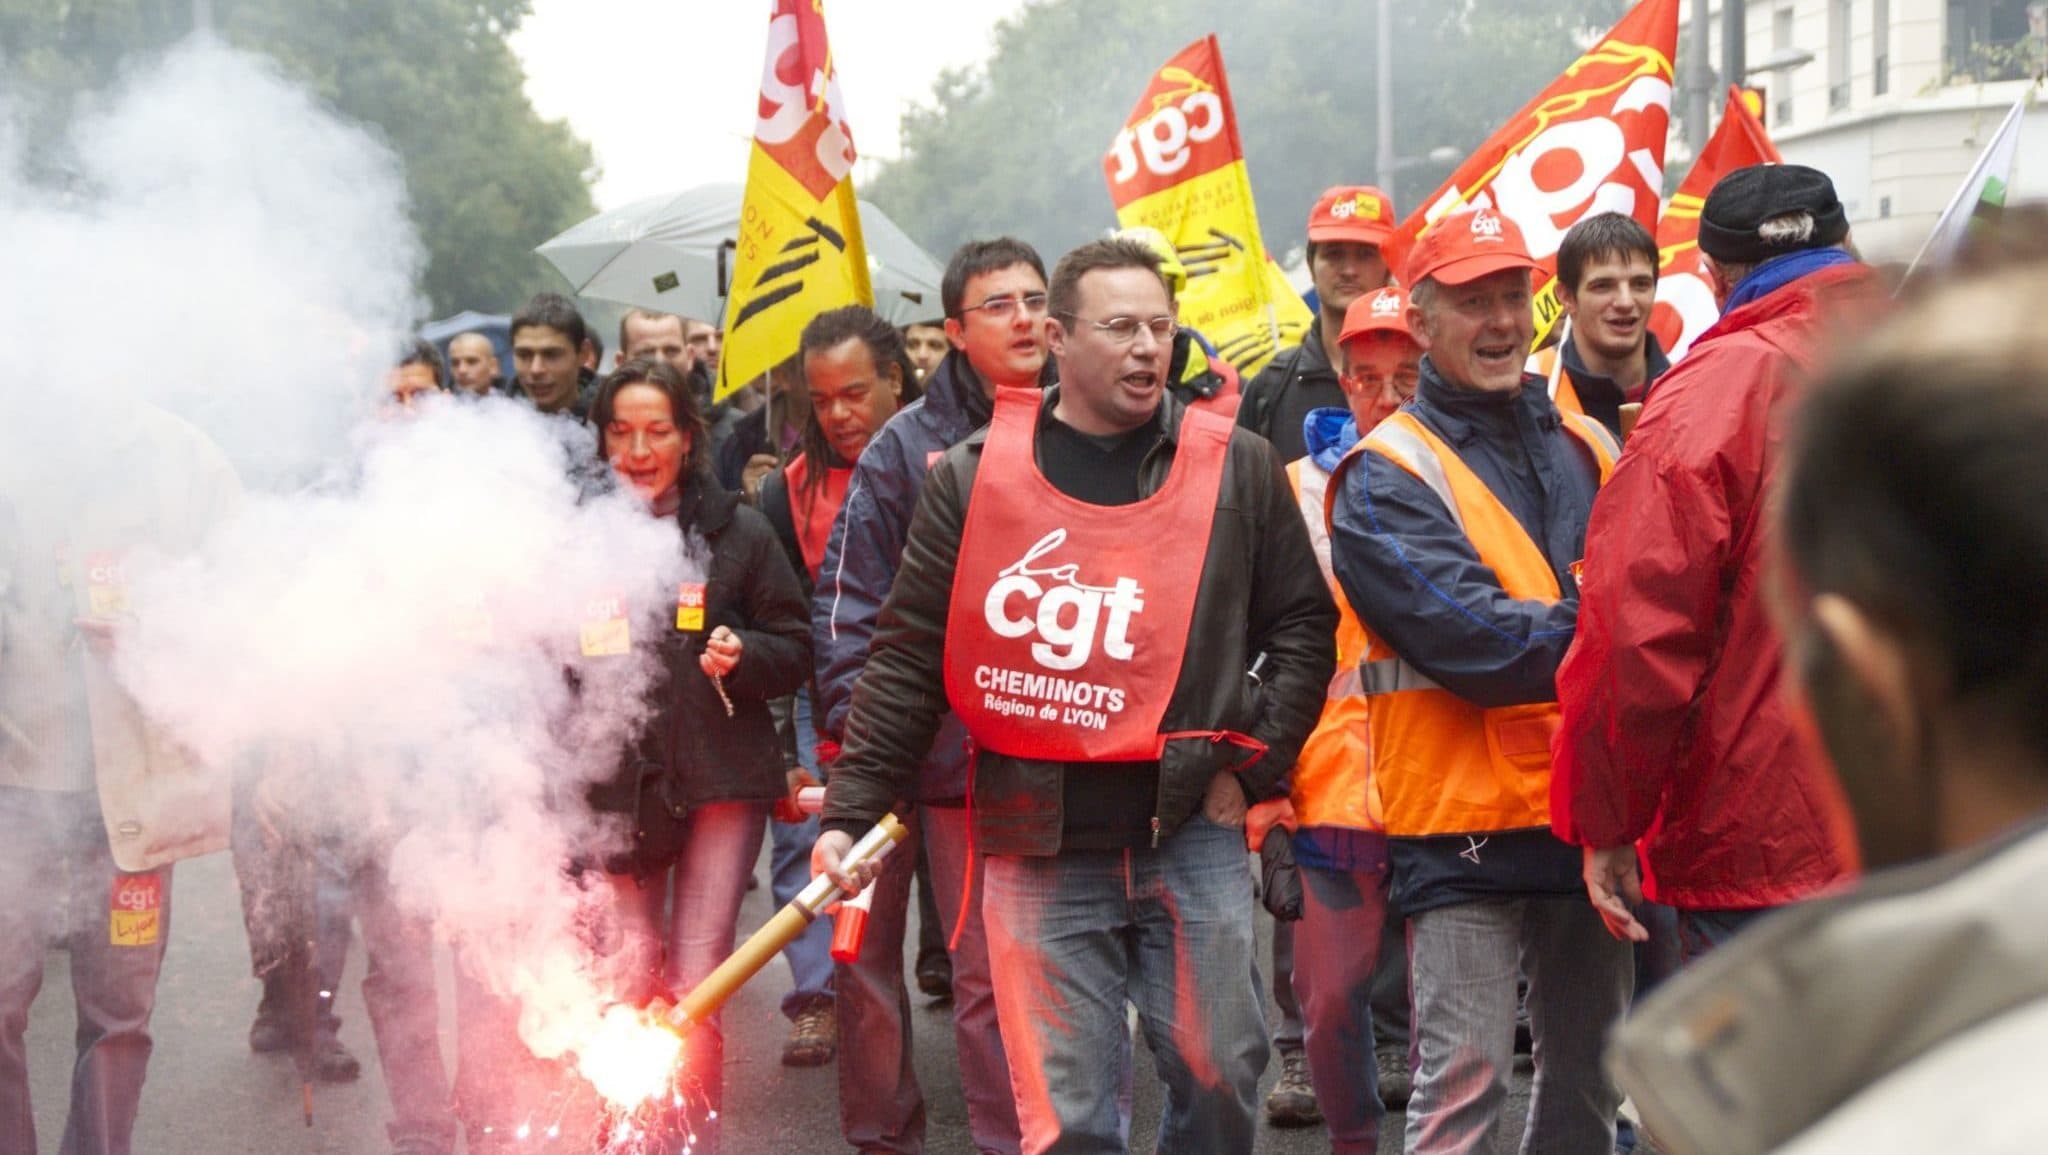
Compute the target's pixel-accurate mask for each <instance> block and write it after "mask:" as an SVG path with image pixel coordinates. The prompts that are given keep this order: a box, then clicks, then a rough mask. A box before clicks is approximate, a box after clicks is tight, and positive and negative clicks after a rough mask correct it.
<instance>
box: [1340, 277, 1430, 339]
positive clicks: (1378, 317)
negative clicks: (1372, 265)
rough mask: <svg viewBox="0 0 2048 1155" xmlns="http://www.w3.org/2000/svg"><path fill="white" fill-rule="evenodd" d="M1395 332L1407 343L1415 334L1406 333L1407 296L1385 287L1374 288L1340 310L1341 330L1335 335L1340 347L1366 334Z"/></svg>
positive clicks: (1393, 288) (1389, 286)
mask: <svg viewBox="0 0 2048 1155" xmlns="http://www.w3.org/2000/svg"><path fill="white" fill-rule="evenodd" d="M1380 332H1385V333H1399V334H1401V335H1402V336H1403V337H1407V338H1408V339H1409V340H1414V338H1415V335H1414V334H1413V333H1410V332H1409V331H1408V294H1406V293H1404V292H1402V291H1401V290H1399V289H1397V288H1395V287H1394V286H1392V285H1388V286H1387V287H1386V288H1384V289H1374V290H1373V291H1372V292H1370V293H1367V294H1365V295H1364V296H1362V297H1360V298H1358V299H1357V300H1356V301H1353V302H1351V307H1350V308H1348V309H1346V310H1344V331H1343V332H1341V333H1339V334H1338V335H1337V343H1338V344H1339V345H1342V344H1344V343H1346V342H1347V341H1350V340H1352V339H1353V338H1356V337H1363V336H1364V335H1366V334H1367V333H1380Z"/></svg>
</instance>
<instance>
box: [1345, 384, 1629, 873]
mask: <svg viewBox="0 0 2048 1155" xmlns="http://www.w3.org/2000/svg"><path fill="white" fill-rule="evenodd" d="M1563 426H1564V428H1565V429H1566V430H1567V431H1568V432H1570V434H1571V435H1572V437H1573V438H1574V439H1575V440H1577V441H1578V442H1579V443H1580V444H1582V445H1583V446H1584V447H1585V449H1586V451H1587V452H1588V453H1589V454H1590V455H1591V457H1592V458H1593V460H1594V462H1595V464H1596V465H1597V467H1598V471H1599V476H1600V480H1601V482H1602V483H1603V484H1604V483H1605V482H1606V480H1607V477H1608V475H1609V473H1610V471H1611V470H1612V469H1613V466H1614V458H1615V456H1616V453H1615V445H1614V440H1613V438H1612V437H1611V436H1610V435H1608V433H1607V431H1606V430H1605V429H1604V428H1602V427H1600V426H1599V424H1598V422H1594V421H1591V420H1589V419H1586V418H1584V417H1582V416H1578V415H1575V414H1565V415H1563ZM1361 452H1370V453H1374V454H1377V455H1378V456H1380V457H1381V458H1382V459H1383V460H1385V461H1388V462H1390V463H1392V464H1394V465H1395V466H1397V467H1399V468H1400V469H1402V470H1403V471H1404V472H1406V473H1408V474H1409V475H1410V476H1413V477H1415V478H1416V479H1417V480H1418V481H1420V482H1422V483H1423V484H1424V485H1425V486H1427V487H1428V488H1429V489H1430V491H1431V492H1433V493H1435V494H1436V495H1437V496H1438V497H1439V498H1440V499H1442V501H1443V503H1444V508H1445V510H1446V512H1447V514H1448V515H1449V516H1450V517H1451V518H1452V519H1453V520H1454V521H1455V522H1456V523H1457V525H1458V527H1459V528H1460V529H1461V530H1462V531H1463V532H1464V533H1465V535H1466V537H1467V539H1468V540H1470V541H1471V543H1472V547H1473V549H1474V551H1475V552H1476V553H1478V555H1479V560H1480V561H1481V562H1482V563H1484V564H1485V565H1486V566H1487V567H1488V568H1489V569H1491V570H1492V571H1493V573H1494V575H1495V576H1496V577H1497V578H1498V579H1499V580H1500V583H1501V588H1502V589H1503V590H1504V591H1505V592H1506V593H1507V595H1508V596H1509V597H1512V598H1516V599H1519V600H1524V601H1542V602H1555V601H1557V600H1558V599H1559V598H1560V597H1561V596H1562V589H1561V587H1560V584H1559V581H1558V577H1557V573H1556V570H1555V569H1554V568H1553V567H1552V565H1551V563H1550V560H1549V559H1548V558H1546V557H1545V556H1544V555H1543V552H1542V550H1541V549H1540V548H1539V547H1538V546H1537V544H1536V543H1535V541H1534V540H1532V539H1531V538H1530V536H1529V533H1528V531H1527V530H1525V529H1524V528H1522V525H1521V523H1520V522H1519V521H1517V520H1516V519H1515V516H1514V514H1513V513H1512V512H1511V511H1509V510H1508V508H1507V507H1506V506H1505V505H1503V504H1502V503H1501V501H1500V499H1499V497H1498V496H1496V495H1495V494H1494V493H1493V492H1492V491H1491V490H1489V489H1488V488H1487V487H1486V484H1485V482H1483V481H1481V480H1480V479H1479V477H1478V475H1477V474H1475V473H1473V472H1472V470H1471V467H1469V466H1467V465H1466V464H1465V463H1464V461H1463V460H1461V459H1460V458H1459V457H1458V456H1457V453H1456V452H1455V451H1454V450H1453V449H1452V448H1451V447H1450V446H1449V445H1448V444H1446V443H1445V442H1444V441H1443V440H1442V439H1441V438H1439V437H1438V436H1437V435H1436V434H1435V433H1434V432H1432V431H1431V430H1430V429H1429V428H1428V427H1427V426H1426V425H1424V424H1422V422H1421V421H1420V420H1419V419H1417V418H1416V417H1415V416H1414V415H1413V414H1412V413H1406V412H1401V413H1396V414H1394V415H1393V416H1392V417H1389V418H1388V419H1387V420H1386V421H1385V422H1383V423H1381V425H1380V426H1379V427H1378V428H1377V429H1374V430H1373V431H1372V434H1371V435H1370V436H1368V437H1367V438H1366V439H1365V440H1364V441H1362V442H1360V443H1359V445H1358V447H1357V448H1356V449H1354V450H1353V451H1352V453H1351V455H1350V456H1349V457H1347V459H1346V461H1345V462H1344V463H1342V464H1340V465H1339V467H1338V469H1339V473H1340V475H1341V472H1342V470H1343V469H1344V468H1346V467H1347V466H1350V465H1353V464H1354V463H1353V462H1352V461H1351V460H1350V457H1355V456H1357V455H1358V454H1359V453H1361ZM1342 484H1343V482H1342V479H1341V476H1339V477H1338V478H1337V479H1336V484H1333V485H1332V486H1331V491H1332V493H1333V494H1334V493H1335V492H1337V491H1338V490H1339V489H1341V486H1342ZM1326 516H1327V515H1326ZM1356 673H1357V678H1358V685H1359V688H1360V690H1361V692H1362V693H1363V694H1364V695H1365V696H1366V700H1367V702H1368V703H1369V708H1368V711H1367V719H1368V725H1369V730H1370V750H1371V753H1372V761H1373V782H1374V784H1375V786H1376V788H1377V791H1378V796H1379V798H1380V800H1381V802H1382V805H1383V807H1384V813H1385V819H1386V829H1387V833H1389V834H1390V835H1394V836H1396V837H1426V836H1433V835H1444V834H1477V833H1484V832H1490V831H1501V830H1519V829H1528V828H1539V827H1543V826H1547V825H1549V822H1550V737H1551V735H1552V734H1553V733H1554V732H1555V730H1556V727H1557V718H1558V713H1557V706H1556V704H1555V703H1537V704H1532V705H1527V706H1511V707H1504V708H1498V709H1485V708H1483V707H1480V706H1478V705H1476V704H1474V703H1472V702H1469V701H1466V700H1465V699H1463V698H1460V697H1458V696H1457V695H1456V694H1453V693H1451V692H1450V691H1448V690H1446V689H1444V688H1443V687H1442V686H1441V685H1439V684H1438V683H1436V682H1435V681H1434V680H1432V679H1431V678H1429V677H1428V676H1427V675H1426V674H1424V673H1423V672H1422V671H1420V670H1418V669H1416V668H1415V667H1414V666H1412V665H1410V664H1409V663H1408V662H1406V661H1404V660H1403V659H1402V658H1401V656H1400V655H1399V654H1397V653H1396V652H1394V650H1393V648H1392V647H1390V646H1388V645H1386V644H1385V643H1384V642H1381V641H1379V640H1378V639H1374V640H1373V642H1372V644H1371V646H1370V648H1369V649H1368V650H1367V652H1366V654H1365V657H1364V660H1363V661H1362V662H1360V663H1358V665H1357V666H1356Z"/></svg>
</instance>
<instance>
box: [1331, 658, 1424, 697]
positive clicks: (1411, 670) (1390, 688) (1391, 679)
mask: <svg viewBox="0 0 2048 1155" xmlns="http://www.w3.org/2000/svg"><path fill="white" fill-rule="evenodd" d="M1352 677H1354V678H1357V679H1358V686H1359V692H1360V693H1362V694H1364V695H1365V696H1366V697H1368V698H1371V697H1376V696H1378V695H1380V694H1399V693H1402V692H1404V691H1407V690H1441V689H1443V687H1442V686H1439V685H1437V684H1436V680H1435V679H1434V678H1431V677H1430V676H1429V675H1428V674H1425V673H1423V672H1422V671H1421V670H1418V669H1416V668H1415V667H1414V666H1411V665H1409V664H1408V663H1406V662H1404V661H1402V660H1401V659H1399V658H1376V659H1374V660H1372V661H1369V662H1360V663H1359V664H1358V666H1357V667H1356V668H1355V669H1354V670H1353V671H1352Z"/></svg>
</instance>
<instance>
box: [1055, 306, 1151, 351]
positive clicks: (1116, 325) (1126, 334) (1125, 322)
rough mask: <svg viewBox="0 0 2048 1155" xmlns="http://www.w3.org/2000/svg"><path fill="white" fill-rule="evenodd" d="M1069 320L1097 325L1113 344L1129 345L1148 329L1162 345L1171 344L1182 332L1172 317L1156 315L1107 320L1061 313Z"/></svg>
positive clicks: (1098, 329)
mask: <svg viewBox="0 0 2048 1155" xmlns="http://www.w3.org/2000/svg"><path fill="white" fill-rule="evenodd" d="M1058 315H1059V316H1062V317H1065V318H1066V319H1067V320H1069V321H1081V322H1085V323H1087V324H1090V325H1093V326H1095V328H1096V330H1097V331H1098V332H1100V333H1102V334H1103V335H1104V336H1106V337H1108V338H1109V339H1110V341H1111V342H1112V343H1113V344H1117V345H1128V344H1130V343H1131V342H1133V341H1135V340H1137V339H1138V330H1140V329H1147V330H1150V331H1151V333H1152V339H1153V340H1155V341H1157V342H1159V343H1160V344H1161V345H1165V344H1169V343H1171V342H1172V340H1173V335H1174V334H1175V333H1178V332H1180V325H1179V324H1177V323H1176V322H1175V321H1174V319H1173V318H1172V317H1154V318H1152V319H1151V320H1149V321H1144V320H1140V319H1138V318H1137V317H1111V318H1110V319H1109V320H1107V321H1090V320H1089V319H1088V318H1086V317H1082V316H1077V315H1076V314H1073V313H1060V314H1058Z"/></svg>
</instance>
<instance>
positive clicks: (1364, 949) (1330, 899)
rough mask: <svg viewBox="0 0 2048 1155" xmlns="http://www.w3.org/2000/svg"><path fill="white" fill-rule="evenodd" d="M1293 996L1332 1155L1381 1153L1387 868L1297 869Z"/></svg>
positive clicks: (1310, 867) (1384, 866) (1383, 1116)
mask: <svg viewBox="0 0 2048 1155" xmlns="http://www.w3.org/2000/svg"><path fill="white" fill-rule="evenodd" d="M1300 869H1301V893H1302V905H1301V921H1300V922H1298V923H1296V924H1295V931H1294V993H1295V995H1296V996H1297V997H1298V998H1299V999H1300V1000H1301V1014H1302V1019H1303V1022H1304V1026H1305V1027H1306V1030H1305V1033H1304V1044H1305V1046H1304V1049H1305V1050H1306V1051H1307V1053H1308V1070H1309V1082H1310V1083H1311V1084H1312V1085H1314V1087H1315V1089H1316V1104H1317V1105H1318V1106H1319V1107H1321V1108H1322V1112H1323V1120H1324V1122H1325V1123H1327V1124H1328V1125H1329V1129H1330V1150H1331V1152H1332V1153H1333V1155H1373V1153H1374V1152H1377V1151H1378V1150H1379V1145H1380V1121H1381V1120H1382V1119H1384V1118H1385V1117H1386V1114H1387V1109H1386V1107H1385V1105H1384V1104H1382V1103H1381V1101H1380V1088H1379V1065H1378V1063H1377V1062H1376V1061H1375V1060H1374V1057H1373V1044H1374V1039H1373V992H1374V983H1373V974H1374V971H1375V969H1376V966H1377V963H1378V961H1379V958H1380V955H1381V951H1380V944H1381V935H1382V934H1383V932H1384V931H1385V929H1386V921H1387V868H1386V865H1385V863H1384V861H1382V862H1381V863H1380V865H1379V867H1378V868H1377V869H1372V870H1358V871H1346V870H1324V869H1322V868H1320V867H1315V866H1302V867H1301V868H1300Z"/></svg>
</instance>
